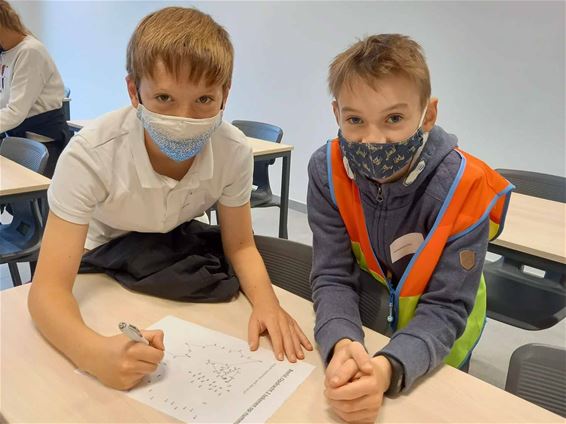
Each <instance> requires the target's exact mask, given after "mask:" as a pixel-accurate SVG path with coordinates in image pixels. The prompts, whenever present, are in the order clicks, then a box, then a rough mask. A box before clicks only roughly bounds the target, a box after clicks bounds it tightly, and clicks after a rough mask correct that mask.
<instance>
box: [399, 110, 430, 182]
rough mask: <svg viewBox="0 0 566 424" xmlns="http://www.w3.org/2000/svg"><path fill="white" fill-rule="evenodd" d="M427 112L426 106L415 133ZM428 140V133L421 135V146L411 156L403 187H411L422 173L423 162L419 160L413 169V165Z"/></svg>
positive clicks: (424, 164)
mask: <svg viewBox="0 0 566 424" xmlns="http://www.w3.org/2000/svg"><path fill="white" fill-rule="evenodd" d="M427 110H428V106H427V107H426V108H425V110H424V112H423V115H422V116H421V119H420V121H419V126H418V127H417V131H418V130H419V129H420V128H421V127H422V125H423V122H424V118H425V116H426V112H427ZM427 140H428V133H425V134H423V144H422V145H421V147H419V149H418V150H417V151H416V152H415V155H414V156H413V158H412V159H411V163H410V164H409V173H408V174H407V176H406V177H405V180H404V181H403V185H404V186H405V187H407V186H409V185H411V184H412V183H413V182H414V181H415V180H416V179H417V177H418V176H419V174H420V173H421V172H423V170H424V168H425V166H426V162H425V161H424V160H421V161H420V162H419V163H418V165H417V166H416V167H415V168H414V169H413V166H414V164H415V161H416V160H417V159H418V158H419V157H420V156H421V153H422V151H423V150H424V146H425V144H426V142H427Z"/></svg>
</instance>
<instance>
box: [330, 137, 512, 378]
mask: <svg viewBox="0 0 566 424" xmlns="http://www.w3.org/2000/svg"><path fill="white" fill-rule="evenodd" d="M455 150H456V152H458V154H459V155H460V157H461V159H462V161H461V163H460V168H459V170H458V173H457V175H456V178H455V179H454V182H453V183H452V185H451V187H450V190H449V191H448V195H447V196H446V199H445V200H444V203H443V204H442V207H441V208H440V211H439V212H438V216H437V217H436V220H435V221H434V225H433V226H432V228H431V230H430V232H429V233H428V234H427V236H426V238H425V240H424V242H423V243H422V244H421V246H420V247H419V248H418V250H417V251H416V252H415V254H414V255H413V257H412V258H411V261H410V262H409V265H408V266H407V268H406V269H405V271H404V273H403V276H402V277H401V280H400V281H399V283H398V284H397V287H396V289H393V286H392V284H391V281H390V279H388V278H387V277H386V275H385V274H384V273H383V270H382V269H381V266H380V264H379V262H378V260H377V258H376V256H375V254H374V251H373V249H372V246H371V241H370V238H369V235H368V231H367V226H366V222H365V217H364V211H363V207H362V202H361V199H360V192H359V189H358V186H357V185H356V183H355V182H354V180H352V179H351V178H350V177H349V176H348V174H347V173H346V170H345V168H344V163H343V159H342V152H341V150H340V145H339V141H338V139H334V140H331V141H329V142H328V144H327V166H328V179H329V186H330V192H331V195H332V199H333V200H334V203H335V204H336V205H337V207H338V210H339V212H340V215H341V217H342V220H343V221H344V224H345V226H346V230H347V231H348V235H349V237H350V240H351V243H352V251H353V253H354V256H355V257H356V261H357V263H358V265H359V266H360V268H362V269H363V270H364V271H366V272H368V273H370V274H371V275H372V276H373V277H374V278H375V279H376V280H377V281H379V282H380V283H381V284H383V285H385V286H386V287H387V288H388V290H389V294H390V304H389V308H390V314H389V317H388V321H390V322H391V326H392V329H393V330H397V329H401V328H403V327H405V326H406V325H407V324H408V323H409V321H411V319H412V318H413V316H414V315H415V311H416V309H417V304H418V302H419V299H420V297H421V295H422V294H423V293H424V292H425V291H426V288H427V286H428V282H429V280H430V277H431V275H432V273H433V272H434V269H435V268H436V265H437V263H438V260H439V258H440V255H441V254H442V252H443V250H444V246H445V245H446V243H447V242H450V241H452V240H455V239H457V238H459V237H461V236H463V235H465V234H466V233H469V232H470V231H472V230H473V229H474V228H476V227H477V226H478V225H480V224H481V223H482V222H483V221H484V219H486V218H488V217H489V220H490V228H489V239H490V240H493V239H495V238H496V237H497V236H498V235H499V234H500V233H501V231H502V230H503V223H504V219H505V214H506V212H507V205H508V203H509V198H510V195H511V190H512V189H513V188H514V186H513V185H512V184H510V183H509V182H508V181H507V180H506V179H505V178H503V177H502V176H501V175H499V174H498V173H497V172H495V171H494V170H493V169H491V168H490V167H488V166H487V165H486V164H485V163H484V162H482V161H481V160H479V159H477V158H475V157H473V156H471V155H470V154H468V153H465V152H463V151H461V150H459V149H455ZM485 314H486V287H485V281H484V278H483V275H482V277H481V281H480V285H479V288H478V292H477V295H476V301H475V304H474V308H473V309H472V312H471V314H470V315H469V317H468V321H467V325H466V329H465V330H464V333H463V334H462V335H461V336H460V337H459V338H458V339H457V340H456V342H455V343H454V346H453V347H452V350H451V351H450V353H449V354H448V356H447V357H446V358H445V359H444V362H445V363H447V364H449V365H452V366H455V367H459V366H460V365H461V364H462V363H463V362H464V361H465V360H466V359H467V358H468V356H469V355H470V353H471V351H472V349H473V348H474V347H475V345H476V344H477V342H478V340H479V338H480V335H481V332H482V330H483V326H484V324H485Z"/></svg>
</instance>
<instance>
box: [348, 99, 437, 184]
mask: <svg viewBox="0 0 566 424" xmlns="http://www.w3.org/2000/svg"><path fill="white" fill-rule="evenodd" d="M425 112H426V110H425ZM425 112H423V116H422V118H421V120H420V122H419V127H418V129H417V131H416V132H415V133H414V134H413V135H412V136H411V137H409V138H407V139H406V140H403V141H400V142H396V143H361V142H351V141H348V140H346V139H345V138H344V136H343V135H342V131H338V139H339V141H340V149H341V151H342V154H343V155H344V158H345V159H346V161H345V162H347V164H345V165H346V166H347V167H349V168H350V170H351V171H352V172H353V173H354V175H360V176H364V177H366V178H369V179H371V180H377V181H379V180H385V179H387V178H389V177H391V176H392V175H394V174H395V173H397V172H399V171H400V170H401V169H403V168H404V167H405V166H407V164H408V163H409V162H410V161H411V160H412V159H413V156H414V155H415V154H416V153H417V151H418V150H419V148H420V147H421V146H422V145H423V143H424V142H425V141H426V138H427V136H428V133H424V132H423V130H422V128H421V125H422V122H423V120H424V116H425ZM347 170H348V169H347Z"/></svg>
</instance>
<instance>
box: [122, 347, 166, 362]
mask: <svg viewBox="0 0 566 424" xmlns="http://www.w3.org/2000/svg"><path fill="white" fill-rule="evenodd" d="M164 353H165V352H164V351H163V350H161V349H157V348H155V347H153V346H148V345H146V344H143V343H134V344H133V345H132V346H130V348H129V349H128V357H129V358H130V359H136V360H138V361H145V362H149V363H151V364H159V363H160V362H161V360H162V359H163V355H164Z"/></svg>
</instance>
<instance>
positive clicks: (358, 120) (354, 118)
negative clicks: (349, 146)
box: [346, 116, 363, 125]
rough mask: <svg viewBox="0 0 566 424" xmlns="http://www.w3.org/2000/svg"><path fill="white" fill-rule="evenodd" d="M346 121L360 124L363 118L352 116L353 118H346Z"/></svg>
mask: <svg viewBox="0 0 566 424" xmlns="http://www.w3.org/2000/svg"><path fill="white" fill-rule="evenodd" d="M346 122H348V123H349V124H352V125H360V124H361V123H363V121H362V118H358V117H357V116H352V117H351V118H348V119H346Z"/></svg>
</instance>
